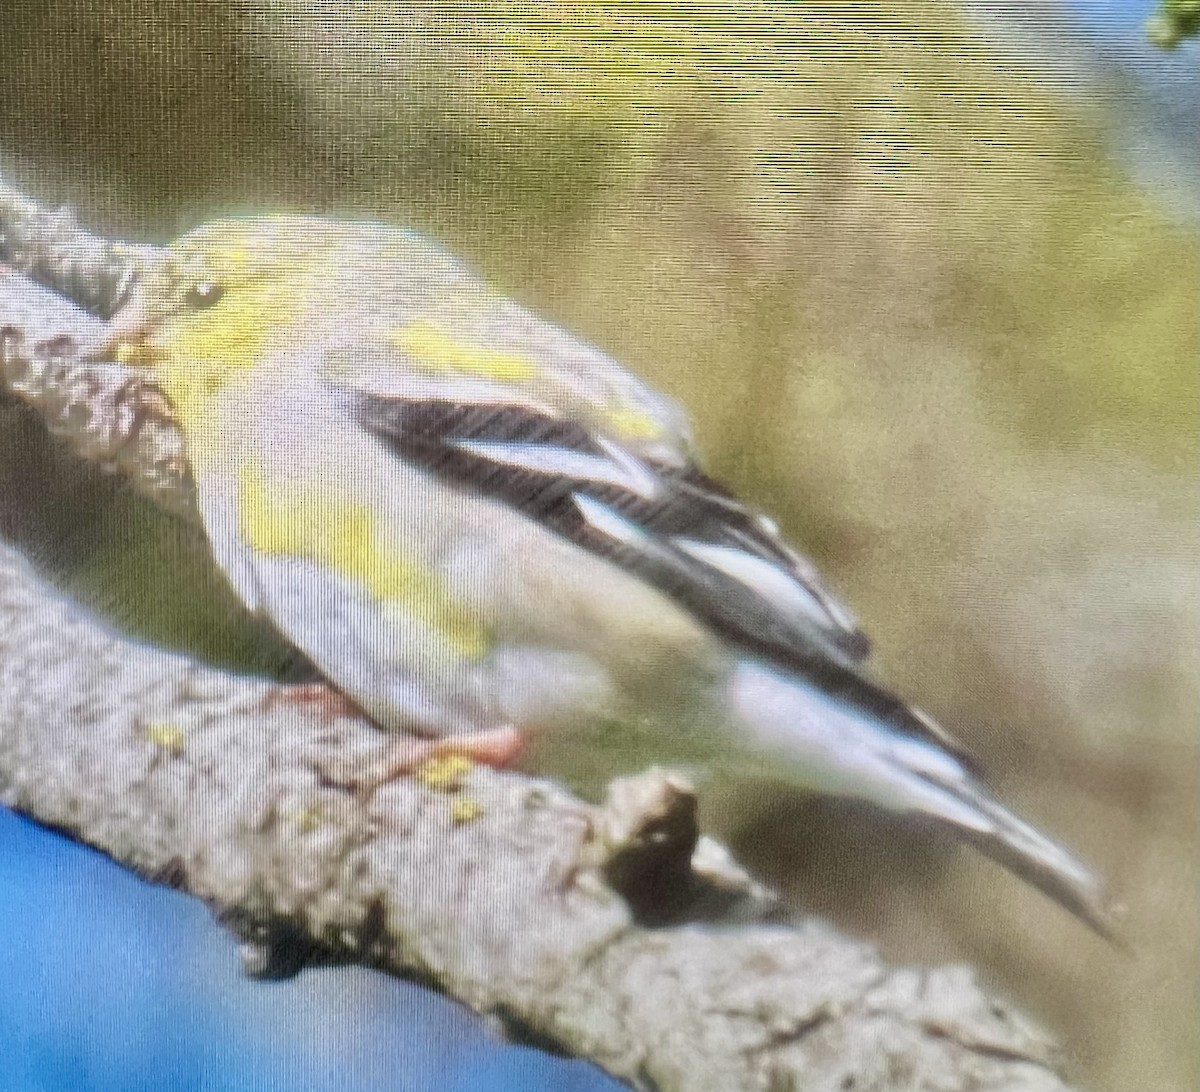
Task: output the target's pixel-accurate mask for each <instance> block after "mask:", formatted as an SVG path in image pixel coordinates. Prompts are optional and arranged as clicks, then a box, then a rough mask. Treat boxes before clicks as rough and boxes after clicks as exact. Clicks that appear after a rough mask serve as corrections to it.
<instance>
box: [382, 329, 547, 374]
mask: <svg viewBox="0 0 1200 1092" xmlns="http://www.w3.org/2000/svg"><path fill="white" fill-rule="evenodd" d="M387 336H388V340H389V341H391V343H392V344H393V345H395V346H396V348H398V349H400V350H401V351H403V352H404V353H406V354H407V355H408V356H409V357H410V359H411V360H412V362H413V363H414V364H415V365H417V367H420V368H428V369H429V370H430V371H446V372H461V373H462V374H464V375H477V376H482V377H484V378H486V379H532V378H533V377H534V376H535V375H537V364H536V363H535V362H534V361H533V360H532V359H531V358H530V357H528V356H524V355H523V354H521V353H507V352H503V351H501V350H498V349H489V348H487V347H486V346H484V345H473V344H471V342H469V341H460V340H459V339H458V338H456V337H454V336H452V335H451V334H448V333H447V332H446V331H445V330H443V329H441V328H440V327H437V326H435V325H434V324H433V323H431V322H427V321H425V320H424V319H417V320H416V321H415V322H410V323H409V324H408V325H407V326H401V327H398V328H397V329H395V330H390V331H389V332H388V335H387Z"/></svg>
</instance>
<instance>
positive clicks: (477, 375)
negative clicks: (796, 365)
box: [100, 215, 1111, 936]
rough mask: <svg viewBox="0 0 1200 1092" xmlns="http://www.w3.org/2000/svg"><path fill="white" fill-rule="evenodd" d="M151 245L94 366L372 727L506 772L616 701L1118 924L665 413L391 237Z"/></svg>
mask: <svg viewBox="0 0 1200 1092" xmlns="http://www.w3.org/2000/svg"><path fill="white" fill-rule="evenodd" d="M161 254H162V256H161V258H160V259H159V260H157V261H155V262H147V263H144V264H143V267H142V268H141V269H140V270H139V271H138V273H137V275H135V276H134V277H132V278H130V279H129V281H128V283H127V284H126V285H125V286H124V288H123V293H122V298H121V299H120V300H119V301H118V306H117V308H116V309H115V314H114V315H113V317H112V319H111V322H110V324H109V328H108V331H107V333H106V337H105V341H104V344H103V346H102V347H101V350H100V354H101V355H102V356H104V357H105V358H107V359H112V360H116V361H118V362H119V363H122V364H125V365H127V366H130V367H138V368H148V369H151V370H152V372H153V375H154V378H155V381H156V383H157V384H158V385H159V387H160V388H161V390H162V391H163V393H164V394H165V396H166V397H167V399H168V401H169V402H170V404H171V406H172V410H173V413H174V414H175V417H176V420H177V423H178V425H179V428H180V429H181V431H182V433H183V436H184V441H185V447H186V453H187V459H188V463H189V466H190V468H191V471H192V475H193V479H194V481H195V486H196V496H197V504H198V508H199V512H200V517H201V520H202V523H203V526H204V530H205V533H206V535H207V538H208V542H209V544H210V546H211V550H212V553H213V556H214V558H215V560H216V562H217V564H218V566H219V567H220V569H221V570H222V571H223V572H224V574H225V576H226V577H227V578H228V580H229V582H230V584H231V585H232V586H233V588H234V589H235V591H236V592H237V594H238V595H239V596H240V598H241V600H242V601H243V602H244V603H245V604H246V606H247V607H249V608H250V609H251V610H253V611H256V612H259V613H261V614H262V615H265V616H266V618H267V619H268V620H269V621H270V622H271V623H272V624H273V625H274V626H275V627H276V628H277V629H278V630H279V631H280V632H281V633H282V634H283V635H284V636H285V637H286V639H287V640H288V641H290V642H291V643H292V644H293V645H294V646H295V647H296V648H297V649H299V650H300V652H302V653H303V654H304V656H305V657H307V659H308V660H309V661H311V663H312V664H313V665H314V666H315V668H316V670H317V671H318V672H319V673H320V675H321V676H322V677H323V678H324V679H325V680H327V681H328V683H329V684H330V685H331V686H332V687H333V688H335V689H336V691H338V692H340V693H341V694H343V695H345V697H346V698H347V699H349V700H350V701H351V702H352V703H353V704H354V705H356V706H357V707H358V708H359V709H361V710H362V711H363V712H364V713H365V714H366V715H367V716H368V717H369V718H370V719H371V720H372V721H373V722H374V723H375V725H376V726H377V727H379V728H380V729H382V730H385V731H387V732H391V733H397V734H398V736H399V737H402V738H405V739H409V740H425V741H432V742H433V743H435V744H438V745H441V744H448V745H450V746H452V747H453V746H461V747H462V748H463V749H464V750H466V751H468V752H469V751H471V749H472V748H473V747H474V748H475V750H476V751H477V752H478V753H479V754H481V755H491V756H492V757H494V758H497V759H498V760H499V761H501V762H502V761H504V760H505V759H506V758H508V757H509V756H510V755H511V754H512V751H513V749H514V747H515V744H514V742H513V741H514V740H515V741H520V740H521V739H523V738H525V737H527V736H528V735H530V734H534V735H536V734H537V733H545V732H556V733H570V735H568V736H567V737H566V738H567V739H568V741H569V743H570V745H571V746H572V747H578V748H587V746H588V739H587V733H588V730H589V725H594V724H595V723H597V720H598V718H605V720H606V722H608V723H620V724H622V725H624V726H625V728H626V730H628V731H629V732H630V733H632V735H631V738H633V739H635V740H636V741H637V743H638V745H639V746H641V747H644V748H645V749H646V750H648V751H649V752H650V753H651V754H655V753H660V752H662V753H670V754H676V753H679V752H682V753H684V754H686V755H687V756H689V757H690V758H691V759H693V760H694V761H696V762H700V763H713V764H720V763H733V762H736V763H737V764H738V768H739V769H742V770H746V771H749V772H750V773H752V774H754V775H760V776H762V777H766V778H770V779H772V780H775V781H778V782H782V783H784V784H786V785H788V786H791V787H793V788H794V789H796V790H799V791H804V792H809V793H818V794H828V795H831V796H837V797H844V798H849V799H853V800H857V801H863V802H866V803H867V804H868V805H871V806H873V807H874V808H876V809H882V810H883V811H884V812H885V813H889V814H892V815H896V816H920V817H924V818H925V819H926V820H932V821H934V822H935V823H936V824H937V825H940V826H943V827H945V828H948V829H950V830H951V831H953V832H955V833H956V834H957V835H959V836H960V837H961V838H963V839H964V840H965V841H967V842H969V843H971V844H973V845H975V846H976V847H977V848H978V849H980V850H982V851H983V852H984V853H985V854H987V855H988V856H990V857H992V858H993V859H994V860H996V861H997V862H998V863H1000V864H1001V865H1002V866H1004V867H1006V868H1007V869H1009V870H1010V871H1011V872H1013V873H1014V874H1016V875H1017V876H1019V877H1021V878H1022V879H1024V880H1025V881H1027V882H1029V883H1031V884H1032V885H1033V886H1034V887H1036V888H1038V889H1039V890H1040V891H1042V892H1043V893H1044V894H1045V895H1047V896H1049V897H1050V898H1051V899H1053V900H1055V901H1057V902H1058V903H1059V904H1061V905H1062V906H1063V907H1064V908H1066V909H1067V910H1068V911H1070V912H1072V913H1073V914H1074V915H1076V916H1077V917H1078V918H1079V919H1081V920H1082V921H1083V922H1085V923H1086V924H1087V925H1089V926H1090V927H1091V928H1093V929H1094V930H1096V931H1097V932H1098V933H1101V934H1103V935H1106V936H1111V921H1110V917H1109V911H1108V910H1107V907H1106V900H1105V896H1104V891H1103V885H1102V882H1101V881H1100V879H1099V878H1098V876H1097V875H1096V873H1095V872H1094V871H1093V870H1092V869H1091V868H1089V867H1088V866H1087V865H1086V864H1084V863H1083V862H1082V861H1081V860H1080V859H1079V858H1078V857H1076V856H1075V855H1074V854H1072V853H1071V852H1070V851H1069V850H1067V849H1066V848H1064V847H1063V846H1062V845H1061V844H1059V843H1058V842H1057V841H1055V840H1054V839H1053V838H1051V837H1049V836H1048V835H1046V834H1044V833H1042V832H1041V831H1040V830H1038V829H1037V828H1035V827H1034V826H1033V825H1031V824H1030V823H1027V822H1025V821H1024V820H1023V819H1021V818H1019V817H1018V816H1017V815H1016V814H1014V813H1013V811H1011V810H1010V809H1009V808H1007V807H1005V806H1004V805H1003V804H1002V803H1001V802H1000V801H999V799H997V798H996V796H994V795H993V794H992V792H991V791H990V790H989V789H988V788H987V787H986V785H985V784H984V782H983V780H982V777H981V776H980V774H979V771H978V769H977V765H976V763H974V762H973V760H972V759H971V758H970V757H969V756H968V755H967V753H966V751H965V749H964V748H962V747H961V746H960V745H959V744H958V743H957V742H956V741H955V740H954V738H953V737H952V736H951V735H950V734H949V733H948V732H947V731H946V730H945V729H943V728H942V727H941V726H940V725H939V724H938V723H937V722H935V721H934V720H933V719H932V718H931V717H929V716H928V715H927V714H925V713H923V712H921V711H920V710H918V709H917V708H916V707H915V706H913V705H911V704H909V703H908V702H907V701H905V700H904V699H902V698H901V697H900V696H898V695H897V694H896V693H894V692H893V691H892V690H890V689H888V688H887V687H885V686H884V685H883V684H881V683H880V682H878V681H877V680H876V679H875V678H874V677H873V676H872V674H871V673H870V670H869V667H868V664H867V658H868V653H869V649H870V643H869V641H868V639H867V637H866V636H865V635H864V634H863V632H862V630H861V628H860V626H859V623H858V622H857V620H856V618H855V616H854V615H853V614H852V613H851V611H850V610H849V609H848V608H847V607H846V606H845V605H844V604H843V603H842V602H841V600H840V599H839V598H838V597H837V596H836V595H835V594H834V593H833V592H832V591H831V590H830V589H829V587H828V586H827V585H826V583H825V582H824V580H823V579H822V577H821V576H820V574H819V573H818V571H817V569H816V568H815V566H814V565H813V564H812V563H811V562H810V561H809V560H807V559H806V558H805V557H804V556H803V555H802V554H801V553H800V552H799V551H797V550H796V549H795V548H793V547H792V546H791V545H789V544H788V542H787V541H786V540H785V539H784V537H783V536H782V535H781V533H780V530H779V527H778V526H777V525H776V523H775V522H774V521H773V520H772V519H770V518H769V517H768V516H767V515H766V514H764V513H763V512H761V511H759V510H758V509H757V508H755V507H753V506H752V505H749V504H747V503H745V502H743V501H742V500H741V499H739V498H738V497H737V496H736V495H735V494H734V493H733V492H731V491H730V490H729V489H727V488H726V487H725V486H724V485H722V484H721V483H720V482H718V481H717V480H716V479H714V478H713V477H711V476H710V475H709V474H708V473H707V472H706V471H705V470H704V469H703V467H702V463H701V460H700V458H699V456H698V454H697V450H696V445H695V442H694V439H693V436H692V432H691V427H690V424H689V420H688V417H687V415H686V413H685V412H684V411H683V409H682V408H681V407H680V406H679V405H678V404H677V402H676V401H674V400H673V399H671V398H669V397H668V396H666V395H665V394H663V393H660V392H659V391H657V390H655V389H654V388H653V387H651V386H650V385H649V384H647V383H645V382H643V381H642V380H641V379H639V378H638V377H637V376H636V375H634V374H633V373H632V372H631V371H629V370H628V369H626V368H625V367H623V366H622V365H621V364H620V363H618V362H617V361H616V360H615V359H613V358H612V357H611V356H610V355H608V354H606V353H605V352H603V351H601V350H600V349H599V348H596V347H594V346H593V345H592V344H590V343H588V342H586V341H584V340H582V339H580V338H577V337H575V336H573V335H571V334H570V333H568V332H566V331H564V330H563V329H561V328H560V327H558V326H556V325H554V324H552V323H550V322H547V321H545V320H543V319H541V318H539V317H538V316H536V315H535V314H533V313H532V312H531V311H530V310H528V309H526V308H525V307H523V306H521V305H520V304H519V303H517V302H514V301H513V300H511V299H509V298H507V297H506V296H505V295H503V294H501V293H500V292H498V291H495V290H493V289H492V288H490V287H489V285H488V284H487V282H486V281H485V280H484V279H483V278H482V277H481V276H480V275H479V274H478V273H477V272H476V271H475V270H474V269H473V268H472V267H471V266H470V265H469V264H468V263H466V262H464V261H462V260H460V259H459V258H457V257H455V256H454V255H453V254H451V253H450V252H448V251H447V250H445V249H444V248H442V247H441V246H440V245H438V244H437V243H436V242H434V241H432V240H430V239H429V238H427V237H425V236H423V235H421V234H418V233H415V232H412V231H409V230H405V229H402V228H399V227H395V226H391V225H387V224H382V223H370V222H356V221H349V220H339V219H333V218H326V217H317V216H294V215H288V216H261V217H252V218H244V219H218V220H214V221H211V222H208V223H205V224H202V225H200V226H199V227H196V228H194V229H192V230H191V231H189V232H187V233H186V234H184V235H182V236H181V237H180V238H178V239H177V240H176V241H175V242H173V243H171V244H170V245H169V246H167V247H165V248H164V249H163V251H162V252H161Z"/></svg>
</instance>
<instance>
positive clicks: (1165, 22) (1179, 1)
mask: <svg viewBox="0 0 1200 1092" xmlns="http://www.w3.org/2000/svg"><path fill="white" fill-rule="evenodd" d="M1146 34H1147V35H1148V37H1149V38H1150V41H1152V42H1153V43H1154V44H1155V45H1157V46H1162V48H1163V49H1174V48H1175V47H1176V46H1177V45H1179V43H1180V42H1182V41H1183V40H1184V39H1185V38H1195V37H1196V35H1197V34H1200V0H1158V11H1156V12H1155V13H1154V14H1153V15H1152V16H1151V17H1150V18H1149V19H1148V20H1147V21H1146Z"/></svg>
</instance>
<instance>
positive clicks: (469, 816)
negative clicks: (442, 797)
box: [450, 796, 483, 824]
mask: <svg viewBox="0 0 1200 1092" xmlns="http://www.w3.org/2000/svg"><path fill="white" fill-rule="evenodd" d="M481 815H483V805H482V804H481V803H480V802H479V801H478V800H475V799H472V798H471V797H470V796H460V797H458V799H456V800H453V801H451V803H450V820H451V822H454V823H459V824H461V823H473V822H474V821H475V820H476V819H478V818H479V817H480V816H481Z"/></svg>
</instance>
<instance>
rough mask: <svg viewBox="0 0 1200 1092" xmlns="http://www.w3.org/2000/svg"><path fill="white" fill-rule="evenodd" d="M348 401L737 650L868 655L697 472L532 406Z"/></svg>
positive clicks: (804, 661)
mask: <svg viewBox="0 0 1200 1092" xmlns="http://www.w3.org/2000/svg"><path fill="white" fill-rule="evenodd" d="M339 394H340V396H341V397H342V398H343V399H344V405H345V407H346V409H347V412H349V413H350V414H352V415H353V417H354V418H355V420H356V421H357V422H358V423H359V424H360V425H361V426H362V427H363V428H365V429H367V430H368V431H369V432H371V433H372V434H373V435H375V436H376V437H377V438H378V439H380V440H381V441H382V442H384V443H385V444H386V445H387V446H388V447H389V448H391V450H392V451H394V452H395V454H396V455H397V456H399V457H400V458H402V459H404V460H405V461H406V462H408V463H409V464H411V465H416V466H419V467H421V468H422V469H423V470H425V471H426V472H428V473H430V474H432V475H434V476H435V477H437V478H439V479H440V480H442V481H444V482H446V483H448V484H451V485H453V486H455V487H457V488H460V489H463V490H466V491H469V492H471V493H474V494H477V495H481V496H486V497H488V498H490V499H491V500H494V501H500V502H502V503H504V504H506V505H508V506H510V507H512V508H513V509H515V510H517V511H519V512H520V513H521V514H522V515H524V516H525V517H527V518H528V519H531V520H535V521H537V522H538V523H540V524H542V525H543V526H545V527H547V528H549V529H551V530H553V531H554V532H556V533H557V534H559V535H561V536H562V537H564V538H566V539H568V540H569V541H571V542H572V543H574V544H576V545H577V546H580V547H582V548H583V549H585V550H588V551H590V552H591V553H593V554H597V555H599V556H601V557H604V558H605V559H607V560H609V561H611V562H613V563H614V564H616V565H619V566H620V567H622V568H623V569H625V570H626V571H629V572H633V573H636V574H637V575H638V576H639V577H640V578H641V579H643V580H645V581H646V582H647V583H649V584H651V585H653V586H655V587H657V588H658V589H660V590H661V591H663V592H664V593H666V594H667V595H669V596H670V597H671V598H672V599H674V600H675V601H676V602H678V603H680V604H682V605H684V606H685V607H687V608H688V609H689V610H690V611H692V612H693V613H694V614H695V615H697V616H698V617H700V618H701V619H703V620H704V621H705V622H706V623H707V624H708V625H709V626H710V627H712V628H713V629H714V630H715V631H717V632H719V633H721V634H722V635H724V636H725V637H726V638H728V639H729V640H731V641H733V642H734V643H735V644H738V645H741V646H744V647H746V648H748V649H751V650H753V651H755V652H757V653H759V654H761V655H764V656H767V657H769V658H771V659H773V660H775V661H781V662H783V663H786V664H788V665H790V666H795V667H799V668H803V669H809V670H811V669H813V668H817V667H820V666H822V665H826V664H830V665H834V664H840V665H843V666H847V667H848V666H849V665H851V664H852V663H853V662H855V661H857V660H860V659H861V658H862V657H863V656H864V655H865V654H866V652H867V641H866V639H865V637H864V636H863V635H862V633H861V632H860V631H859V629H858V628H857V626H856V625H855V623H854V620H853V618H852V616H851V615H850V613H849V612H848V611H847V610H846V608H845V607H843V606H842V605H841V604H840V603H839V602H838V601H837V600H836V599H835V598H834V597H833V596H832V595H831V594H830V593H829V591H828V590H826V588H825V587H824V586H823V585H822V583H821V581H820V579H819V577H818V576H817V573H816V571H815V569H814V568H813V566H812V565H811V564H810V563H808V562H807V561H806V560H804V559H803V558H802V557H801V556H800V555H799V554H797V553H796V552H795V551H794V550H792V549H791V548H790V547H788V546H787V545H786V544H785V543H784V542H783V540H782V539H781V538H780V537H779V535H778V533H777V531H776V529H775V528H774V526H773V525H772V524H771V523H770V522H769V521H767V520H766V519H765V518H764V517H762V516H760V515H758V514H757V513H755V512H753V511H751V510H749V509H748V508H746V507H745V506H744V505H743V504H741V503H740V502H739V501H738V500H737V499H736V498H734V497H733V496H732V495H731V494H730V493H729V492H728V491H727V490H726V489H724V488H723V487H722V486H720V485H718V484H717V483H716V482H715V481H713V480H712V479H711V478H709V477H708V476H706V475H705V474H704V473H703V472H702V471H700V470H699V469H698V468H697V467H696V466H695V464H694V463H692V462H690V461H687V460H681V461H679V462H668V461H665V460H662V459H658V460H656V459H654V458H650V457H647V456H645V455H639V454H635V453H634V452H633V451H632V450H631V449H630V448H629V447H628V446H626V445H623V444H621V443H619V442H617V441H615V440H614V439H612V438H611V437H608V436H605V435H603V434H602V432H601V431H600V430H597V429H595V428H591V427H588V426H587V425H585V424H583V423H581V422H580V421H579V420H578V419H573V418H571V417H567V416H562V415H556V414H554V413H552V412H550V411H548V410H547V409H544V408H532V407H531V406H529V405H527V404H517V403H513V402H502V401H486V400H474V401H462V400H451V399H450V398H446V397H441V398H439V397H430V396H429V394H428V393H427V392H421V393H420V394H418V395H416V396H414V397H404V396H401V395H398V394H394V393H393V394H388V395H381V394H379V393H377V392H374V391H367V390H363V389H361V388H359V387H342V388H341V389H340V391H339Z"/></svg>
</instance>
